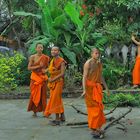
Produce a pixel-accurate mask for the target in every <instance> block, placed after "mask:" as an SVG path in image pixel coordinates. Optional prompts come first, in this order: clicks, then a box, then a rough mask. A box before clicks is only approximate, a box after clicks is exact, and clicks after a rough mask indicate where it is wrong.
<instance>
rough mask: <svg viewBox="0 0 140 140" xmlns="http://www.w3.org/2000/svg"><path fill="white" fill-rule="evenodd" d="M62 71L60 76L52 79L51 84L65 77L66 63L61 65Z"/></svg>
mask: <svg viewBox="0 0 140 140" xmlns="http://www.w3.org/2000/svg"><path fill="white" fill-rule="evenodd" d="M60 70H61V73H60V74H59V75H57V76H56V77H54V78H53V79H50V82H54V81H56V80H57V79H59V78H61V77H63V76H64V73H65V63H64V62H62V63H61V69H60Z"/></svg>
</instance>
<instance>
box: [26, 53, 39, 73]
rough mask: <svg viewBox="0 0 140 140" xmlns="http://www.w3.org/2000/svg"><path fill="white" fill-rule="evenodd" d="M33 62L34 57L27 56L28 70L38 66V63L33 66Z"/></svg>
mask: <svg viewBox="0 0 140 140" xmlns="http://www.w3.org/2000/svg"><path fill="white" fill-rule="evenodd" d="M33 62H34V57H33V56H31V57H30V58H29V63H28V70H31V71H32V70H36V69H38V68H40V65H37V66H33Z"/></svg>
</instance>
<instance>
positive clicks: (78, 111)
mask: <svg viewBox="0 0 140 140" xmlns="http://www.w3.org/2000/svg"><path fill="white" fill-rule="evenodd" d="M70 106H71V107H72V108H73V109H75V110H76V111H77V113H79V114H82V115H88V114H87V113H85V112H83V111H81V110H80V109H78V108H77V107H75V106H74V105H70ZM116 108H117V106H115V107H114V108H113V109H112V110H110V111H109V112H108V113H106V114H105V115H109V114H111V113H113V112H114V111H115V110H116Z"/></svg>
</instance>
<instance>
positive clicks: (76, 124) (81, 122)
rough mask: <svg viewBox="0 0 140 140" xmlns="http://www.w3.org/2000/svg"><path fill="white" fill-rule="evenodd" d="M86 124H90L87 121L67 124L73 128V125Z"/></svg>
mask: <svg viewBox="0 0 140 140" xmlns="http://www.w3.org/2000/svg"><path fill="white" fill-rule="evenodd" d="M86 124H88V122H87V121H85V122H72V123H67V124H66V125H67V126H70V125H71V126H72V125H86Z"/></svg>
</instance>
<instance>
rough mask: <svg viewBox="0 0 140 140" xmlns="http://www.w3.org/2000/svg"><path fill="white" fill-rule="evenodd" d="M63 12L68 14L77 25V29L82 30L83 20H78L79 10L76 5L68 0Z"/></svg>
mask: <svg viewBox="0 0 140 140" xmlns="http://www.w3.org/2000/svg"><path fill="white" fill-rule="evenodd" d="M65 12H66V13H67V14H68V15H69V16H70V18H71V20H72V21H73V23H74V24H76V25H77V27H78V30H82V28H83V22H82V21H81V20H80V18H79V17H80V14H79V11H77V9H76V5H74V4H72V3H70V2H68V3H67V5H66V6H65Z"/></svg>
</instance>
